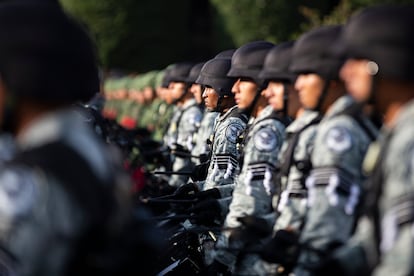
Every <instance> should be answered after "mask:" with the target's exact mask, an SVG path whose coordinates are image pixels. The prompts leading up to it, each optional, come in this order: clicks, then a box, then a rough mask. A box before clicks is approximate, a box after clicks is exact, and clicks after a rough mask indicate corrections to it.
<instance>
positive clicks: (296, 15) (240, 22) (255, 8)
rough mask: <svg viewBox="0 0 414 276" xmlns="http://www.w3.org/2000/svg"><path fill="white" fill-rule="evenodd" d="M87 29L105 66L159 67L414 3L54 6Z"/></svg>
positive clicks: (119, 0) (122, 1)
mask: <svg viewBox="0 0 414 276" xmlns="http://www.w3.org/2000/svg"><path fill="white" fill-rule="evenodd" d="M60 2H61V3H62V5H63V7H64V8H65V9H66V10H67V11H68V12H69V13H71V14H73V15H74V16H75V17H77V18H78V19H80V20H81V21H82V22H84V23H85V25H87V27H88V28H89V29H90V31H91V32H92V34H93V35H94V37H95V39H96V43H97V46H98V50H99V56H100V59H101V62H102V65H103V67H104V68H121V69H124V70H128V71H138V72H140V71H149V70H153V69H162V68H164V67H166V66H167V65H168V64H170V63H173V62H177V61H182V60H193V61H202V60H207V59H209V58H211V57H212V56H214V55H215V54H216V53H218V52H219V51H221V50H224V49H229V48H235V47H239V46H241V45H242V44H244V43H246V42H249V41H253V40H262V39H263V40H268V41H271V42H274V43H278V42H282V41H286V40H290V39H295V38H297V37H298V36H299V35H300V34H302V33H303V32H305V31H307V30H309V29H311V28H314V27H317V26H321V25H327V24H340V23H344V22H346V20H347V19H348V18H349V17H350V16H351V15H352V14H353V13H355V12H356V11H358V10H360V9H361V8H363V7H366V6H370V5H374V4H384V3H414V0H335V1H332V0H318V1H315V0H224V1H223V0H175V1H165V0H139V1H138V0H60Z"/></svg>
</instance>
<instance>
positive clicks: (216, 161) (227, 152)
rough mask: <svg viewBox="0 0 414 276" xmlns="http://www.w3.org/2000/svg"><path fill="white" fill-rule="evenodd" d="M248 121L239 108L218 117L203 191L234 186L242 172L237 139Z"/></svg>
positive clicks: (231, 109) (235, 107)
mask: <svg viewBox="0 0 414 276" xmlns="http://www.w3.org/2000/svg"><path fill="white" fill-rule="evenodd" d="M246 121H247V117H246V115H244V114H242V113H240V111H238V108H237V106H234V107H232V108H230V109H229V110H228V111H227V112H226V113H225V114H223V115H221V116H219V117H217V119H216V122H215V124H214V136H213V139H212V156H211V161H210V166H209V168H208V173H207V178H206V181H205V183H204V187H203V190H208V189H212V188H216V187H219V186H223V185H234V180H235V177H236V176H237V175H238V174H239V172H240V167H239V157H240V153H239V151H238V149H237V139H238V137H239V135H240V134H241V133H242V132H243V131H244V129H245V128H246ZM229 195H230V194H229ZM229 195H226V194H223V195H222V196H223V197H225V196H229Z"/></svg>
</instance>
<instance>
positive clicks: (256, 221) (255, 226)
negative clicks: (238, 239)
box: [237, 215, 272, 238]
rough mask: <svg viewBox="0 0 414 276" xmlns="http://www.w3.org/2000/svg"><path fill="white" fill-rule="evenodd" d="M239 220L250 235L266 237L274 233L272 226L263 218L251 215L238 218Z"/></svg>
mask: <svg viewBox="0 0 414 276" xmlns="http://www.w3.org/2000/svg"><path fill="white" fill-rule="evenodd" d="M237 220H238V221H240V222H241V224H242V225H243V227H244V228H245V231H246V232H248V233H249V235H254V236H256V237H257V238H265V237H268V236H270V235H271V234H272V227H271V226H270V225H269V223H267V221H266V220H265V219H263V218H259V217H256V216H252V215H250V216H244V217H240V218H237Z"/></svg>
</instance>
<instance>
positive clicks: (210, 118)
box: [192, 111, 219, 164]
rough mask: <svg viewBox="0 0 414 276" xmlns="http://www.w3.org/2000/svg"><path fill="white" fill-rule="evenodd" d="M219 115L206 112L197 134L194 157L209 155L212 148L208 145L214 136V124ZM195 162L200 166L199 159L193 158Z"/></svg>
mask: <svg viewBox="0 0 414 276" xmlns="http://www.w3.org/2000/svg"><path fill="white" fill-rule="evenodd" d="M218 115H219V113H218V112H210V111H205V112H204V116H203V119H202V120H201V123H200V127H199V129H198V131H197V133H195V137H194V141H195V146H194V149H193V152H192V155H195V156H200V155H202V154H207V155H208V154H209V152H210V146H209V145H208V143H207V140H208V139H210V137H211V135H212V134H213V129H214V122H215V120H216V118H217V116H218ZM193 162H194V163H195V164H200V160H199V158H193Z"/></svg>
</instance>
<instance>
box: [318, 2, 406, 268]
mask: <svg viewBox="0 0 414 276" xmlns="http://www.w3.org/2000/svg"><path fill="white" fill-rule="evenodd" d="M413 26H414V7H413V6H378V7H371V8H367V9H366V10H364V11H362V12H361V13H360V14H357V15H356V16H355V17H353V18H351V19H350V21H349V23H348V24H347V26H346V28H345V31H344V34H343V36H342V39H341V40H340V42H341V43H340V44H341V46H342V47H343V48H344V52H345V55H346V56H347V57H348V60H347V61H346V63H345V64H344V66H343V67H342V69H341V77H342V78H343V79H344V81H345V84H346V86H347V88H348V91H349V92H350V94H351V95H352V96H353V97H354V98H355V99H356V100H357V101H358V102H361V103H368V104H371V105H372V106H373V108H374V111H375V112H377V113H378V114H381V115H383V116H384V127H383V129H382V135H381V136H380V138H379V140H378V142H377V143H375V144H374V145H373V146H371V147H370V150H369V151H368V154H367V156H366V159H365V161H364V169H365V170H366V171H368V172H370V174H371V176H370V178H369V179H368V181H367V185H366V186H365V189H366V196H365V204H364V205H365V210H364V213H363V215H362V217H361V219H360V220H359V223H358V226H357V231H356V234H355V235H354V237H353V238H352V239H351V240H350V241H349V242H348V243H347V244H346V245H345V246H343V247H342V248H340V249H339V250H337V251H336V252H334V254H333V256H332V257H331V258H330V259H329V260H328V261H327V262H325V263H324V264H323V266H322V267H321V268H320V269H319V271H318V275H370V274H372V275H413V274H414V267H413V245H414V241H413V222H414V213H413V210H414V209H413V206H414V197H413V195H414V183H413V168H414V167H413V156H414V152H413V150H414V139H413V132H414V124H413V116H414V103H413V98H414V94H413V91H414V74H413V63H414V52H413V47H414V33H413V32H414V30H413Z"/></svg>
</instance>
